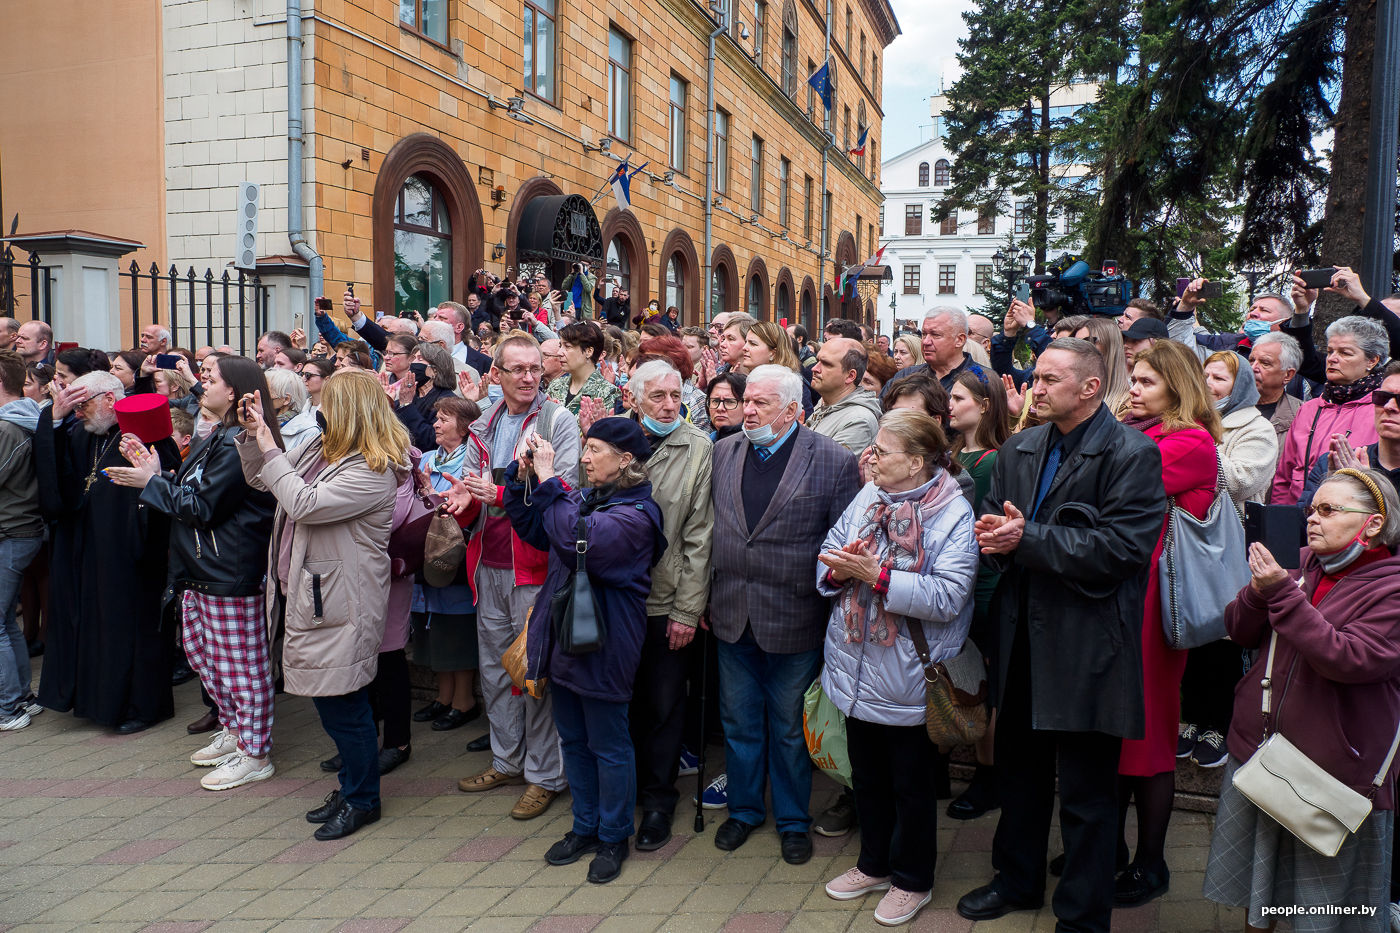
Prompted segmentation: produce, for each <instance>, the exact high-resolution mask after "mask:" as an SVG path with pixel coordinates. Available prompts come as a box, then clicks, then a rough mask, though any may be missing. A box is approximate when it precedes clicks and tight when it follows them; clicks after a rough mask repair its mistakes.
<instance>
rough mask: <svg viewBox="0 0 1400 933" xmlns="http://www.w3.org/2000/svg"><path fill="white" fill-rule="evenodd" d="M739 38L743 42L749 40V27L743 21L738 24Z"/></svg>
mask: <svg viewBox="0 0 1400 933" xmlns="http://www.w3.org/2000/svg"><path fill="white" fill-rule="evenodd" d="M739 38H740V39H743V40H744V41H745V42H748V41H749V28H748V27H747V26H745V25H744V24H743V23H740V24H739Z"/></svg>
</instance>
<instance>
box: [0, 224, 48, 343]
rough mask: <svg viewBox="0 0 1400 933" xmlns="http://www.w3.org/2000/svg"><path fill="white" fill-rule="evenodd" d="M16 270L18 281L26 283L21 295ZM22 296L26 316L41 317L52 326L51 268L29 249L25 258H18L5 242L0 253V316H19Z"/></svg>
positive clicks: (34, 318)
mask: <svg viewBox="0 0 1400 933" xmlns="http://www.w3.org/2000/svg"><path fill="white" fill-rule="evenodd" d="M26 267H27V268H26ZM17 273H18V278H19V279H20V281H21V282H25V281H27V282H28V283H29V289H28V293H27V294H25V295H20V294H19V293H18V289H17V286H16V285H15V279H16V274H17ZM25 299H28V302H29V320H31V321H43V322H44V323H45V324H48V325H49V326H50V327H52V326H53V270H52V269H46V268H44V267H43V266H42V265H40V259H39V254H38V253H30V254H29V260H28V261H27V262H20V261H19V260H17V259H15V253H14V250H13V249H11V248H10V245H9V244H8V243H7V244H5V251H4V252H3V253H0V316H4V317H12V318H18V317H20V308H21V305H23V304H24V301H25Z"/></svg>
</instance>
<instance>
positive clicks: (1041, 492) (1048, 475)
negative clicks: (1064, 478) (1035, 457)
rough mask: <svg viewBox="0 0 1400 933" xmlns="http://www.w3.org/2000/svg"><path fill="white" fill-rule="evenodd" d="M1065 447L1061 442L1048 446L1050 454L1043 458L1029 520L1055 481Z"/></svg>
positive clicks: (1037, 511) (1035, 513)
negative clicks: (1043, 464) (1033, 505)
mask: <svg viewBox="0 0 1400 933" xmlns="http://www.w3.org/2000/svg"><path fill="white" fill-rule="evenodd" d="M1064 453H1065V448H1064V445H1062V444H1058V443H1057V444H1055V446H1054V447H1051V448H1050V456H1048V457H1046V458H1045V469H1044V470H1042V471H1041V474H1040V488H1039V489H1038V490H1036V494H1035V508H1033V509H1031V520H1032V521H1034V520H1035V517H1036V515H1037V514H1038V513H1039V512H1040V503H1041V502H1043V501H1045V495H1046V493H1048V492H1049V491H1050V485H1051V484H1052V483H1054V482H1055V474H1056V473H1058V472H1059V471H1060V458H1061V457H1063V456H1064Z"/></svg>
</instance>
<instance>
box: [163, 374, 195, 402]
mask: <svg viewBox="0 0 1400 933" xmlns="http://www.w3.org/2000/svg"><path fill="white" fill-rule="evenodd" d="M155 374H156V375H157V376H164V377H165V382H166V385H168V386H169V387H170V396H169V397H170V398H184V397H185V396H186V395H189V394H190V388H191V387H193V386H194V383H193V382H191V381H190V380H189V379H187V378H186V377H185V374H184V373H182V372H180V371H179V370H178V369H157V370H156V372H155Z"/></svg>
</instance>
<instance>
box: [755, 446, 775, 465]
mask: <svg viewBox="0 0 1400 933" xmlns="http://www.w3.org/2000/svg"><path fill="white" fill-rule="evenodd" d="M753 452H754V453H756V454H758V462H759V463H763V462H765V461H766V460H767V459H768V458H769V457H771V456H773V448H771V447H755V448H754V449H753Z"/></svg>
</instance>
